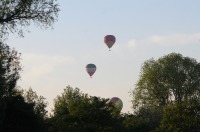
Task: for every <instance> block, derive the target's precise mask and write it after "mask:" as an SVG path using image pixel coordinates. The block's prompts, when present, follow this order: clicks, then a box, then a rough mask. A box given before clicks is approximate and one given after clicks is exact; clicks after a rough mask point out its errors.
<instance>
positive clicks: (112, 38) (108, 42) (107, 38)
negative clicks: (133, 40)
mask: <svg viewBox="0 0 200 132" xmlns="http://www.w3.org/2000/svg"><path fill="white" fill-rule="evenodd" d="M115 41H116V39H115V36H113V35H106V36H105V37H104V43H105V44H106V45H107V46H108V48H109V50H110V48H111V47H112V46H113V44H114V43H115Z"/></svg>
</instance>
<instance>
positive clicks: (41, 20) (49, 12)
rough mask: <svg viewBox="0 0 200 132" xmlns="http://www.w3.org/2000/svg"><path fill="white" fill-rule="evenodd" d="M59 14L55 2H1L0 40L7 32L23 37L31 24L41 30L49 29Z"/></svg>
mask: <svg viewBox="0 0 200 132" xmlns="http://www.w3.org/2000/svg"><path fill="white" fill-rule="evenodd" d="M58 12H59V8H58V4H57V3H56V0H1V1H0V38H2V37H3V36H4V37H5V35H8V34H9V32H12V33H14V32H17V33H18V34H19V35H20V36H23V30H24V29H27V27H28V26H29V25H31V23H34V24H35V25H36V26H39V27H41V28H47V27H50V26H51V25H52V24H53V23H54V22H55V21H56V20H57V15H58Z"/></svg>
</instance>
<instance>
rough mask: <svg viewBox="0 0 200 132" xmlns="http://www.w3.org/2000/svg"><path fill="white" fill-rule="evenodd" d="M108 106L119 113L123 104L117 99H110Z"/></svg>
mask: <svg viewBox="0 0 200 132" xmlns="http://www.w3.org/2000/svg"><path fill="white" fill-rule="evenodd" d="M109 105H111V106H113V107H114V108H115V109H116V110H118V111H121V110H122V108H123V102H122V100H121V99H120V98H118V97H113V98H111V99H110V101H109Z"/></svg>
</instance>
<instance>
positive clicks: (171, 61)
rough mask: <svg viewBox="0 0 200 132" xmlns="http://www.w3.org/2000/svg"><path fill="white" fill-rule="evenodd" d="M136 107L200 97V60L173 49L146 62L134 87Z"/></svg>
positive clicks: (179, 102)
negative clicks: (156, 58) (169, 52)
mask: <svg viewBox="0 0 200 132" xmlns="http://www.w3.org/2000/svg"><path fill="white" fill-rule="evenodd" d="M132 93H133V100H132V103H133V108H135V109H139V108H140V107H143V106H145V107H151V106H161V107H163V106H165V105H167V104H171V103H178V104H181V103H183V102H185V101H186V102H188V101H190V100H199V97H200V63H198V62H197V61H196V60H195V59H193V58H189V57H183V56H182V55H181V54H177V53H171V54H168V55H165V56H163V57H161V58H159V59H158V60H154V59H150V60H148V61H146V62H144V64H143V66H142V69H141V74H140V78H139V81H138V82H137V84H136V88H135V90H133V92H132Z"/></svg>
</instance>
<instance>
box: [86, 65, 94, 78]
mask: <svg viewBox="0 0 200 132" xmlns="http://www.w3.org/2000/svg"><path fill="white" fill-rule="evenodd" d="M96 69H97V67H96V66H95V64H87V66H86V71H87V73H88V74H89V75H90V77H92V75H93V74H94V73H95V71H96Z"/></svg>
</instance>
